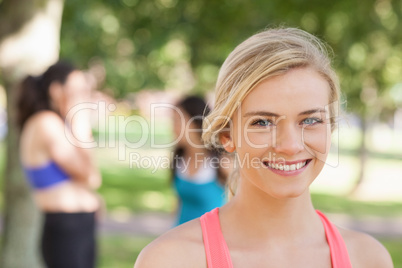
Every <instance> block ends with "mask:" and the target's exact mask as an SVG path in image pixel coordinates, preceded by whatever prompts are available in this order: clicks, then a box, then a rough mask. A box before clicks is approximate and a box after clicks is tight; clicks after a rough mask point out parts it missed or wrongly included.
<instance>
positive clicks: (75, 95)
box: [50, 71, 90, 116]
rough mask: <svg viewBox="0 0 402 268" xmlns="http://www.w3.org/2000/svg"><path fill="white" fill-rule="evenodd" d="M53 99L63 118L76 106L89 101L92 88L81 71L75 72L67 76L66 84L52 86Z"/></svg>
mask: <svg viewBox="0 0 402 268" xmlns="http://www.w3.org/2000/svg"><path fill="white" fill-rule="evenodd" d="M50 90H51V94H50V95H51V99H52V102H53V104H54V106H55V108H56V109H57V110H59V111H60V113H61V115H62V116H65V115H66V114H67V113H68V111H69V110H70V109H71V108H73V107H74V106H75V105H78V104H80V103H83V102H87V101H89V98H90V87H89V84H88V82H87V80H86V78H85V76H84V74H83V73H82V72H81V71H74V72H72V73H70V74H69V75H68V76H67V79H66V82H65V83H64V84H60V83H55V84H52V85H51V88H50Z"/></svg>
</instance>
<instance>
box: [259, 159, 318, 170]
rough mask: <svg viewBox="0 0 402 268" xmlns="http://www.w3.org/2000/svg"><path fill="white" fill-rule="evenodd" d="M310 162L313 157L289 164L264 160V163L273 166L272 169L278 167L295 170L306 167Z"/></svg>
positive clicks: (269, 166)
mask: <svg viewBox="0 0 402 268" xmlns="http://www.w3.org/2000/svg"><path fill="white" fill-rule="evenodd" d="M310 162H311V159H307V160H304V161H300V162H297V163H293V164H289V165H287V164H283V163H281V164H278V163H272V162H266V161H264V162H263V163H264V165H265V166H266V167H268V168H272V169H276V170H283V171H295V170H299V169H301V168H303V167H305V166H306V165H307V164H308V163H310Z"/></svg>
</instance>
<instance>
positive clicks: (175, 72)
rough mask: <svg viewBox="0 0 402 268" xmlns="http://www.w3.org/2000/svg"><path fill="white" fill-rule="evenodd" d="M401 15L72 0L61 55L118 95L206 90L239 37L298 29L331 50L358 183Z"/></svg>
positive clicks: (357, 5) (392, 76) (232, 1)
mask: <svg viewBox="0 0 402 268" xmlns="http://www.w3.org/2000/svg"><path fill="white" fill-rule="evenodd" d="M401 12H402V2H401V1H392V0H367V1H349V0H339V1H329V2H325V4H324V3H323V2H322V1H319V0H311V1H308V4H306V2H305V1H302V0H286V1H265V0H255V1H245V0H224V1H214V0H189V1H179V0H118V1H117V0H116V1H112V0H103V1H94V0H92V1H85V2H84V3H83V2H82V1H79V0H71V1H68V2H67V3H66V7H65V13H64V17H63V28H62V32H63V35H62V37H61V54H62V55H65V56H72V57H73V58H74V59H75V60H76V61H78V62H80V63H81V64H87V63H88V62H89V65H90V66H93V65H100V66H103V68H104V69H105V70H106V73H107V79H106V87H108V88H111V89H112V90H113V91H114V93H115V94H116V96H117V97H123V96H124V95H125V94H127V93H128V92H132V91H137V90H139V89H143V88H159V89H171V88H176V89H179V90H182V91H186V90H190V89H192V90H196V91H201V92H205V91H208V90H210V89H212V88H213V86H214V83H215V80H216V77H217V73H218V70H219V66H220V65H221V64H222V62H223V60H224V59H225V58H226V56H227V55H228V53H229V52H230V51H231V50H232V49H233V48H234V47H235V45H237V44H238V43H239V42H241V41H242V40H243V39H245V38H247V37H248V36H250V35H251V34H253V33H255V32H257V31H259V30H262V29H264V28H265V27H267V26H268V27H269V26H278V25H284V26H293V27H299V28H302V29H305V30H307V31H309V32H311V33H313V34H316V35H317V36H319V37H321V38H323V39H325V40H326V41H327V42H328V43H329V45H330V46H331V47H332V48H333V50H334V54H335V55H336V57H335V58H334V60H335V67H336V69H337V70H338V73H339V74H340V78H341V85H342V88H343V91H344V93H345V95H346V99H347V101H348V106H347V110H348V111H349V112H353V113H355V114H357V115H358V116H359V117H360V118H361V127H362V130H363V135H362V139H361V151H360V159H361V172H360V173H361V174H360V176H359V177H360V179H359V180H358V181H357V183H356V187H357V186H358V185H359V183H360V182H361V180H362V179H363V178H364V170H365V168H364V167H365V162H366V161H365V159H366V158H367V149H366V144H365V131H366V129H367V128H368V127H369V125H370V122H372V121H373V120H374V119H384V118H387V116H389V115H391V114H392V113H393V112H394V111H395V109H396V100H394V99H392V98H391V95H390V90H391V88H392V87H393V86H394V85H395V84H396V83H398V82H401V80H402V52H401V51H402V49H401V48H402V31H398V29H400V28H401V26H402V25H401V24H402V20H401V18H402V14H401ZM88 37H90V38H88ZM380 117H382V118H380Z"/></svg>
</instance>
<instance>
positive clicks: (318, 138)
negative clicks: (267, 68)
mask: <svg viewBox="0 0 402 268" xmlns="http://www.w3.org/2000/svg"><path fill="white" fill-rule="evenodd" d="M329 93H330V87H329V84H328V82H327V81H326V80H325V79H324V78H322V77H321V76H320V75H319V74H318V73H317V72H316V71H314V70H313V69H310V68H298V69H293V70H290V71H289V72H287V73H286V74H284V75H281V76H276V77H273V78H269V79H267V80H265V81H263V82H262V83H260V84H259V85H257V87H256V88H254V89H253V90H252V91H251V92H250V93H249V94H248V95H247V97H246V98H245V99H244V101H243V102H242V104H241V107H240V108H239V109H238V110H237V112H236V113H235V115H234V116H233V118H232V119H233V128H232V132H231V133H232V134H231V136H230V137H231V142H230V144H231V146H232V147H231V148H232V149H234V150H236V152H237V154H238V159H239V163H238V164H239V166H240V176H241V180H247V181H248V182H249V185H252V187H256V188H258V189H260V190H262V191H264V192H266V193H268V194H270V195H271V196H273V197H275V198H287V197H297V196H300V195H301V194H303V193H304V192H306V191H307V190H308V187H309V185H310V184H311V183H312V182H313V181H314V179H315V178H316V177H317V175H318V174H319V173H320V172H321V170H322V168H323V166H324V164H325V160H326V158H327V155H328V151H329V148H330V138H331V125H330V122H329V115H328V104H329ZM229 150H230V148H229Z"/></svg>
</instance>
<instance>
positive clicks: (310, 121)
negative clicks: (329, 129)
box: [303, 118, 322, 125]
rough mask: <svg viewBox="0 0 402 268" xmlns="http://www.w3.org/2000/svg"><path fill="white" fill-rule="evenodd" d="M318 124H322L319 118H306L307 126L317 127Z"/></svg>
mask: <svg viewBox="0 0 402 268" xmlns="http://www.w3.org/2000/svg"><path fill="white" fill-rule="evenodd" d="M317 123H322V120H321V119H319V118H306V119H304V120H303V124H306V125H315V124H317Z"/></svg>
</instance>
